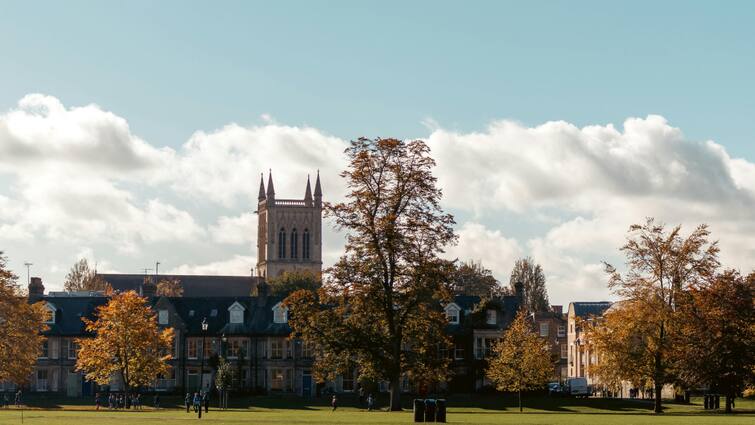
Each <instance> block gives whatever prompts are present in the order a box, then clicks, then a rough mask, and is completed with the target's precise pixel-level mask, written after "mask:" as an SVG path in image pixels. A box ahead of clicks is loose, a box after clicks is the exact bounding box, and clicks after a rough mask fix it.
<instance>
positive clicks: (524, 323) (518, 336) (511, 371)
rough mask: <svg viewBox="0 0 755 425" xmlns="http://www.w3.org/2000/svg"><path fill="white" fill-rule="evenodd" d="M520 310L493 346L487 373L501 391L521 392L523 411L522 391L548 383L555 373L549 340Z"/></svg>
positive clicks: (520, 402)
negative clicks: (534, 329) (538, 331)
mask: <svg viewBox="0 0 755 425" xmlns="http://www.w3.org/2000/svg"><path fill="white" fill-rule="evenodd" d="M527 317H528V315H527V313H526V312H525V311H524V310H520V311H519V313H518V314H517V315H516V318H515V319H514V322H513V323H512V324H511V327H510V328H509V329H508V330H506V332H504V334H503V338H501V340H500V341H499V342H497V343H496V344H495V345H494V346H493V352H494V353H495V354H494V357H493V358H492V359H491V360H490V363H489V365H488V368H487V370H486V371H485V374H486V375H487V377H488V378H489V379H490V380H491V381H493V383H495V385H496V388H497V389H498V390H499V391H512V392H516V393H517V394H518V395H519V411H520V412H521V411H522V391H527V390H536V389H540V388H542V387H544V386H545V384H546V383H547V382H548V379H550V377H551V375H552V373H553V362H552V360H551V353H550V347H549V346H548V341H546V340H544V339H543V338H540V336H538V335H537V334H536V333H535V332H534V331H533V330H532V326H531V324H530V323H529V322H528V320H527Z"/></svg>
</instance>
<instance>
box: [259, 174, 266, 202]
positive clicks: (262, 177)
mask: <svg viewBox="0 0 755 425" xmlns="http://www.w3.org/2000/svg"><path fill="white" fill-rule="evenodd" d="M257 200H258V201H264V200H265V174H264V173H260V194H259V196H258V197H257Z"/></svg>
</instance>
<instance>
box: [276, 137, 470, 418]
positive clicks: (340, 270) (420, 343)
mask: <svg viewBox="0 0 755 425" xmlns="http://www.w3.org/2000/svg"><path fill="white" fill-rule="evenodd" d="M346 154H347V156H348V158H349V160H350V164H349V167H348V168H347V170H346V171H344V172H343V173H341V176H342V177H343V178H344V179H346V185H347V187H348V189H349V193H348V194H347V195H346V201H345V202H342V203H338V204H327V205H326V214H327V216H328V217H331V218H333V219H334V220H335V223H336V224H337V225H338V226H339V227H340V228H343V229H345V230H347V232H348V237H347V243H346V248H345V255H344V256H343V257H341V258H340V260H339V261H338V262H336V264H335V265H334V266H333V267H332V268H331V269H329V270H328V271H327V277H328V278H327V279H326V282H325V283H324V285H323V287H322V288H321V289H320V290H318V291H317V292H314V291H311V290H309V291H307V290H301V291H297V292H294V293H293V294H291V295H290V296H289V297H288V298H287V300H286V304H287V305H288V306H289V308H290V318H289V324H290V325H291V327H292V328H293V330H294V332H295V333H296V334H298V335H300V336H301V337H302V338H303V339H304V341H306V342H307V343H309V344H311V345H312V346H313V347H315V348H316V350H317V353H318V354H317V356H316V358H315V364H314V366H315V368H314V371H315V374H316V376H317V377H318V378H319V379H320V380H322V379H326V378H327V379H332V378H334V377H335V375H336V374H338V373H345V372H346V371H349V370H353V368H356V369H357V370H358V371H359V374H360V380H369V379H374V380H385V381H388V382H389V385H390V394H391V397H390V409H391V410H401V398H400V395H401V388H400V383H401V378H402V375H404V374H406V375H408V377H409V378H410V379H412V380H413V381H414V382H415V383H418V382H421V381H423V380H439V379H445V376H446V373H447V363H448V360H447V359H441V358H439V356H438V355H437V353H438V346H439V344H447V343H448V340H447V337H446V336H445V334H444V332H443V329H444V327H445V325H446V318H445V315H444V314H443V311H442V309H441V307H440V304H441V301H443V300H449V299H450V291H449V287H450V280H451V278H452V273H453V264H452V263H451V262H449V261H446V260H442V259H441V258H440V257H439V254H440V253H442V252H443V249H444V247H445V246H447V245H448V244H451V243H453V242H455V240H456V236H455V235H454V232H453V227H452V226H453V224H454V220H453V217H452V216H451V215H450V214H446V213H444V212H443V211H442V209H441V207H440V199H441V191H440V189H438V188H437V186H436V178H435V177H434V176H433V175H432V169H433V167H434V166H435V161H434V160H433V159H432V158H431V157H430V151H429V148H428V147H427V145H426V144H425V143H424V142H422V141H420V140H415V141H402V140H397V139H375V140H371V139H366V138H362V139H359V140H356V141H352V142H351V145H350V147H349V148H348V149H347V150H346Z"/></svg>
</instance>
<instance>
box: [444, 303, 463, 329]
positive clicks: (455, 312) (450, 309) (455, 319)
mask: <svg viewBox="0 0 755 425" xmlns="http://www.w3.org/2000/svg"><path fill="white" fill-rule="evenodd" d="M445 311H446V319H448V323H449V324H451V325H458V324H459V322H460V320H461V307H459V306H458V305H457V304H456V303H451V304H448V305H447V306H446V308H445Z"/></svg>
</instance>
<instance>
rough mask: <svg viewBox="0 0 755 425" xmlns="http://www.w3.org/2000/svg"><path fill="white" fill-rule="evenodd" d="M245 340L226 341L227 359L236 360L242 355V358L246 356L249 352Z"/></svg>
mask: <svg viewBox="0 0 755 425" xmlns="http://www.w3.org/2000/svg"><path fill="white" fill-rule="evenodd" d="M247 342H248V341H247V340H246V339H245V338H231V339H229V340H228V347H227V348H226V350H228V351H227V352H228V358H232V359H236V358H238V357H239V356H240V355H241V354H242V353H243V355H244V356H246V353H248V352H249V349H248V347H247Z"/></svg>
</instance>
